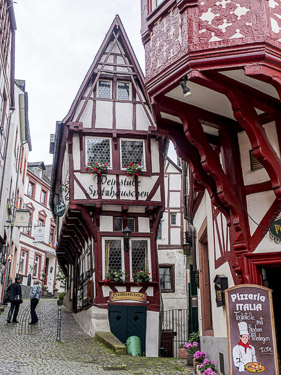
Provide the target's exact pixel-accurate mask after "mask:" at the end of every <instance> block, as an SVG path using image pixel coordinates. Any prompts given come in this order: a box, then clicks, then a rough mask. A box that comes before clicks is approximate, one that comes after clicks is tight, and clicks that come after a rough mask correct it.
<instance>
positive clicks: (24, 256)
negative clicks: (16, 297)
mask: <svg viewBox="0 0 281 375" xmlns="http://www.w3.org/2000/svg"><path fill="white" fill-rule="evenodd" d="M26 266H27V251H25V250H22V251H21V254H20V265H19V273H21V274H26V273H27V272H26Z"/></svg>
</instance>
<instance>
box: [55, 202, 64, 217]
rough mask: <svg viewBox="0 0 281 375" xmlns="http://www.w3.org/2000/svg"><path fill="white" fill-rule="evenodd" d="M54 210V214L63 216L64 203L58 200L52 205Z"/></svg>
mask: <svg viewBox="0 0 281 375" xmlns="http://www.w3.org/2000/svg"><path fill="white" fill-rule="evenodd" d="M54 212H55V215H56V216H63V215H64V213H65V204H64V202H63V201H58V203H57V204H56V205H55V207H54Z"/></svg>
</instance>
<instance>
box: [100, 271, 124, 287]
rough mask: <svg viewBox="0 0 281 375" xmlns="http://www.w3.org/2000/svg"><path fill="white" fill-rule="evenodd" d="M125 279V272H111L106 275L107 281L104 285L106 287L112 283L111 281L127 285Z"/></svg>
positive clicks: (105, 280)
mask: <svg viewBox="0 0 281 375" xmlns="http://www.w3.org/2000/svg"><path fill="white" fill-rule="evenodd" d="M125 277H126V273H125V272H123V271H119V270H110V271H108V272H107V274H106V275H105V279H104V280H103V281H104V285H106V284H107V283H110V282H111V281H115V282H122V283H125Z"/></svg>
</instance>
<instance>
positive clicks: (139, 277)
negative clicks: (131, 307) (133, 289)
mask: <svg viewBox="0 0 281 375" xmlns="http://www.w3.org/2000/svg"><path fill="white" fill-rule="evenodd" d="M134 280H135V281H136V282H137V284H138V285H140V284H141V283H144V282H148V281H149V280H150V272H149V270H144V271H139V270H138V271H137V272H136V273H135V276H134Z"/></svg>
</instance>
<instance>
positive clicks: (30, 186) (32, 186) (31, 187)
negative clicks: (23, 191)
mask: <svg viewBox="0 0 281 375" xmlns="http://www.w3.org/2000/svg"><path fill="white" fill-rule="evenodd" d="M34 194H35V183H34V182H32V181H29V183H28V188H27V195H28V196H29V197H32V198H34Z"/></svg>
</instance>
